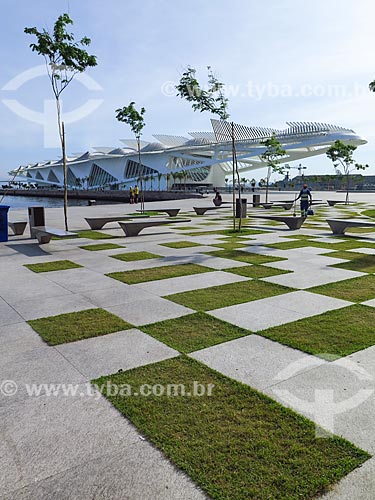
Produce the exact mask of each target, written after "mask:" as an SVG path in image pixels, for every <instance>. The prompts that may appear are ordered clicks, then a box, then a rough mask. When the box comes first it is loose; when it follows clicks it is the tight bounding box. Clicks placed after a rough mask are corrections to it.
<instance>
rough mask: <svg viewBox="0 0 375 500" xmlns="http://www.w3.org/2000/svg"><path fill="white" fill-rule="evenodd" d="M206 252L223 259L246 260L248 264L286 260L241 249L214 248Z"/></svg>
mask: <svg viewBox="0 0 375 500" xmlns="http://www.w3.org/2000/svg"><path fill="white" fill-rule="evenodd" d="M247 246H249V245H247ZM207 254H208V255H213V256H215V257H221V258H223V259H231V260H237V261H240V262H247V263H248V264H266V263H267V262H278V261H280V260H286V259H285V258H284V257H273V256H271V255H262V254H260V253H252V252H244V251H243V250H214V251H213V252H207Z"/></svg>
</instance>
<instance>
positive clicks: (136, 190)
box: [134, 185, 139, 203]
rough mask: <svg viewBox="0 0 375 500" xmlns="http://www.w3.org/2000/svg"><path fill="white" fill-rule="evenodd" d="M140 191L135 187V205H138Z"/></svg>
mask: <svg viewBox="0 0 375 500" xmlns="http://www.w3.org/2000/svg"><path fill="white" fill-rule="evenodd" d="M138 196H139V189H138V186H137V185H136V186H134V203H138Z"/></svg>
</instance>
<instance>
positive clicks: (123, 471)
mask: <svg viewBox="0 0 375 500" xmlns="http://www.w3.org/2000/svg"><path fill="white" fill-rule="evenodd" d="M134 432H136V431H134ZM150 471H152V474H150ZM145 478H146V479H145ZM36 498H37V499H38V500H72V499H73V498H75V499H79V500H89V499H94V498H97V499H100V500H205V499H207V497H206V495H204V494H203V493H202V492H201V491H200V490H199V489H198V488H197V486H196V485H195V484H194V483H193V482H192V480H191V479H190V478H188V477H187V476H186V475H185V474H183V473H182V472H181V471H179V470H177V469H176V468H175V467H174V466H173V465H172V464H171V463H170V462H169V461H168V460H167V459H166V458H165V457H164V456H163V455H162V454H161V453H160V452H159V451H158V450H156V449H155V448H154V447H153V446H151V445H150V444H149V443H147V442H146V441H142V440H140V439H138V442H136V443H130V444H129V445H128V446H127V447H126V449H124V450H123V451H121V452H117V453H113V454H109V455H104V456H101V457H99V458H96V459H95V460H90V461H87V462H84V463H82V464H80V465H79V466H76V467H73V468H72V469H69V470H67V471H65V472H60V473H58V474H55V475H54V476H52V477H49V478H47V479H44V480H42V481H39V482H38V483H37V484H30V485H29V486H27V487H25V488H23V489H21V490H16V491H13V492H12V493H10V494H8V495H5V496H1V497H0V499H1V500H35V499H36Z"/></svg>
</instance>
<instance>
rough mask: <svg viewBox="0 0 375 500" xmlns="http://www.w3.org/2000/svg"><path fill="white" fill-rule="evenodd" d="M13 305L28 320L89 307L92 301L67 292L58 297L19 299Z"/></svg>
mask: <svg viewBox="0 0 375 500" xmlns="http://www.w3.org/2000/svg"><path fill="white" fill-rule="evenodd" d="M13 307H14V309H15V310H16V311H17V312H18V313H19V314H20V315H21V316H22V317H23V318H24V319H25V320H30V319H37V318H44V317H47V316H57V315H59V314H66V313H70V312H75V311H83V310H84V309H91V308H92V303H90V302H89V301H88V300H85V299H84V298H83V297H81V296H80V295H78V294H74V293H69V294H66V295H62V296H59V297H46V298H44V299H43V300H40V299H29V300H21V301H19V302H15V303H14V304H13Z"/></svg>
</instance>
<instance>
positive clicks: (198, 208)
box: [193, 206, 228, 215]
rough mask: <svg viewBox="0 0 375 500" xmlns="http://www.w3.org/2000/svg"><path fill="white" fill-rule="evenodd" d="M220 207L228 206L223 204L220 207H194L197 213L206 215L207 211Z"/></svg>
mask: <svg viewBox="0 0 375 500" xmlns="http://www.w3.org/2000/svg"><path fill="white" fill-rule="evenodd" d="M219 208H228V207H222V206H219V207H215V206H213V207H193V209H194V211H195V213H196V214H197V215H204V214H205V213H206V212H207V211H209V210H218V209H219Z"/></svg>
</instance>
